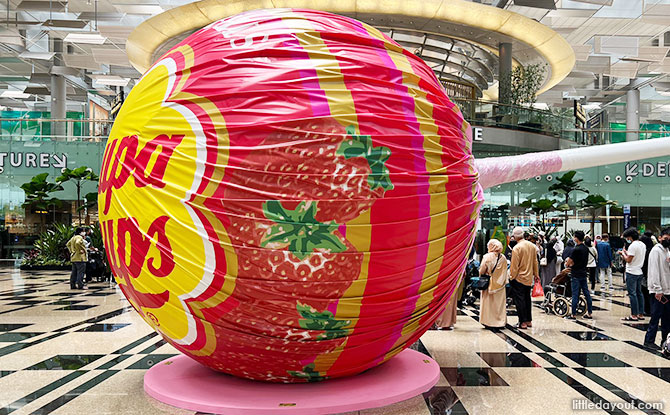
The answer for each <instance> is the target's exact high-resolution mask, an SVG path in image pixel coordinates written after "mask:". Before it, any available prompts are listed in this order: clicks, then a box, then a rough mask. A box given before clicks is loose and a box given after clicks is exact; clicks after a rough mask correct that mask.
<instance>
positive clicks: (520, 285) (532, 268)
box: [510, 227, 540, 329]
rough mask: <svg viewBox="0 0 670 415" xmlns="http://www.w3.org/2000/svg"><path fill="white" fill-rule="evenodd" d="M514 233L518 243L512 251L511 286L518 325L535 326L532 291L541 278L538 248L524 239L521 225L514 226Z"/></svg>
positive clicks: (521, 326) (522, 326)
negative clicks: (534, 284)
mask: <svg viewBox="0 0 670 415" xmlns="http://www.w3.org/2000/svg"><path fill="white" fill-rule="evenodd" d="M512 235H513V236H514V239H515V240H516V241H517V244H516V246H515V247H514V251H513V252H512V265H511V266H510V287H511V288H512V298H513V299H514V304H515V305H516V312H517V314H518V316H519V323H518V324H517V327H518V328H520V329H527V328H528V327H533V316H532V309H531V308H532V303H531V298H530V291H531V288H532V286H533V282H534V281H539V280H540V275H539V266H538V265H539V264H538V260H537V248H536V246H535V244H533V243H532V242H530V241H527V240H525V239H524V232H523V229H521V228H520V227H516V228H514V231H513V232H512Z"/></svg>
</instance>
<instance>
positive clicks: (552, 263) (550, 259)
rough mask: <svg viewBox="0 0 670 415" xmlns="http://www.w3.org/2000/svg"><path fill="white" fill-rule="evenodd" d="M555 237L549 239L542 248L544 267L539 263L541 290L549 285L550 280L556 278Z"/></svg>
mask: <svg viewBox="0 0 670 415" xmlns="http://www.w3.org/2000/svg"><path fill="white" fill-rule="evenodd" d="M555 245H556V237H553V238H551V239H550V240H549V241H548V242H547V244H546V245H545V247H544V257H543V258H545V261H546V262H545V265H542V262H540V278H542V288H544V287H546V286H548V285H549V284H551V280H553V279H554V277H555V276H556V258H557V255H556V249H555V248H554V246H555Z"/></svg>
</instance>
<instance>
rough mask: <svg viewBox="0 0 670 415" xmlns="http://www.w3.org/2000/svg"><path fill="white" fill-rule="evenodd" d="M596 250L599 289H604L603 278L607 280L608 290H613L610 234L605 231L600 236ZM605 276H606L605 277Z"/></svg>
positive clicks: (612, 255)
mask: <svg viewBox="0 0 670 415" xmlns="http://www.w3.org/2000/svg"><path fill="white" fill-rule="evenodd" d="M596 250H597V251H598V279H599V280H600V290H604V289H605V280H606V279H607V280H609V290H610V291H612V290H614V285H612V261H613V260H614V254H613V251H612V246H611V245H610V236H609V235H608V234H606V233H604V234H603V235H602V237H601V238H600V242H598V244H597V245H596ZM606 277H607V278H606Z"/></svg>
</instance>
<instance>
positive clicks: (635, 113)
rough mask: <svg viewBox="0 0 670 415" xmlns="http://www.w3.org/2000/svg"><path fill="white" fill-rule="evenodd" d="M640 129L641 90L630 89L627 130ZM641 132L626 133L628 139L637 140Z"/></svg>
mask: <svg viewBox="0 0 670 415" xmlns="http://www.w3.org/2000/svg"><path fill="white" fill-rule="evenodd" d="M639 129H640V90H639V89H629V90H628V92H626V130H639ZM639 139H640V134H639V133H626V141H637V140H639Z"/></svg>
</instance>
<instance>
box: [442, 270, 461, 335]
mask: <svg viewBox="0 0 670 415" xmlns="http://www.w3.org/2000/svg"><path fill="white" fill-rule="evenodd" d="M464 280H465V278H461V282H460V283H459V284H458V287H456V289H455V290H454V293H453V294H452V295H451V298H450V299H449V302H447V306H446V308H445V309H444V311H443V312H442V314H440V316H439V317H438V318H437V320H435V326H437V329H438V330H453V329H454V325H455V324H456V314H457V311H458V310H457V309H458V299H459V298H460V297H461V294H462V293H463V281H464Z"/></svg>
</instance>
